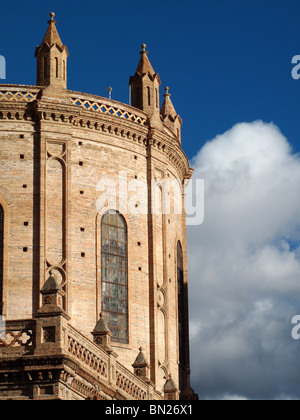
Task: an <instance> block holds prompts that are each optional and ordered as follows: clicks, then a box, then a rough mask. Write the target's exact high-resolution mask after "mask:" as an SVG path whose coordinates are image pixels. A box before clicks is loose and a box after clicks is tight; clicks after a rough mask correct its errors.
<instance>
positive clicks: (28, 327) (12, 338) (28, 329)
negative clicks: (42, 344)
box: [0, 319, 35, 354]
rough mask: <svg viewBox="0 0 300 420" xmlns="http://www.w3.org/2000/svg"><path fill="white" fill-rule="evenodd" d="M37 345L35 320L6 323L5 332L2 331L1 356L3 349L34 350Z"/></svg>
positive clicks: (0, 337)
mask: <svg viewBox="0 0 300 420" xmlns="http://www.w3.org/2000/svg"><path fill="white" fill-rule="evenodd" d="M34 345H35V320H33V319H29V320H20V321H19V320H16V321H7V322H6V323H5V331H3V332H1V331H0V354H1V350H2V349H8V348H10V349H11V348H20V347H24V348H29V347H31V348H33V347H34Z"/></svg>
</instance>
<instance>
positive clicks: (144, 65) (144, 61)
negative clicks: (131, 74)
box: [136, 44, 156, 78]
mask: <svg viewBox="0 0 300 420" xmlns="http://www.w3.org/2000/svg"><path fill="white" fill-rule="evenodd" d="M141 47H142V51H141V52H140V55H141V59H140V62H139V65H138V67H137V69H136V73H139V74H140V75H141V76H142V75H146V74H149V75H150V76H151V77H153V78H154V77H155V75H156V73H155V71H154V70H153V67H152V65H151V63H150V61H149V58H148V54H149V53H148V51H146V47H147V45H146V44H142V45H141Z"/></svg>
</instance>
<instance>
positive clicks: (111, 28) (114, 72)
mask: <svg viewBox="0 0 300 420" xmlns="http://www.w3.org/2000/svg"><path fill="white" fill-rule="evenodd" d="M51 11H54V12H55V13H56V17H55V19H56V21H57V28H58V31H59V34H60V36H61V38H62V41H63V42H64V43H65V44H66V45H67V46H68V49H69V53H70V57H69V60H68V88H69V89H72V90H76V91H80V92H86V93H92V94H95V95H99V96H107V93H106V89H107V87H108V86H112V88H113V92H112V97H113V99H115V100H118V101H120V102H125V103H126V102H127V103H128V96H129V95H128V90H129V89H128V81H129V77H130V76H132V75H134V73H135V70H136V67H137V64H138V61H139V57H140V55H139V52H140V50H141V48H140V44H141V43H146V44H147V50H148V51H149V58H150V61H151V63H152V65H153V67H154V69H155V71H156V72H158V73H159V75H160V78H161V80H162V86H161V101H162V99H163V97H162V95H163V93H164V87H165V86H169V87H170V93H171V94H172V100H173V103H174V106H175V108H176V110H177V112H178V113H179V114H180V116H181V117H182V119H183V122H184V125H183V148H184V150H185V152H186V154H187V156H188V158H189V159H192V158H193V159H192V163H193V165H194V166H195V174H196V175H195V176H198V177H204V179H205V185H206V195H205V211H206V215H205V222H204V223H203V225H202V226H200V227H197V228H193V229H188V247H189V280H190V302H191V303H190V314H191V353H192V372H193V376H192V379H193V386H194V387H195V390H196V391H197V392H199V394H200V397H201V398H204V399H205V398H206V399H209V398H212V399H260V398H266V399H289V398H297V399H300V391H299V389H300V379H299V374H298V370H297V369H295V366H298V365H299V354H300V353H299V343H298V342H293V341H292V339H291V334H290V332H291V328H292V327H291V319H292V317H293V316H294V315H296V314H297V312H299V311H300V304H299V300H298V299H297V296H300V285H298V283H300V282H299V281H298V279H299V278H300V247H299V243H300V233H299V232H300V228H299V227H300V216H299V215H300V159H299V156H298V155H297V154H298V153H299V152H300V136H299V134H300V124H299V115H300V102H299V97H300V95H299V93H300V79H299V80H294V79H293V78H292V76H291V71H292V68H293V65H292V63H291V61H292V58H293V57H294V56H295V55H300V24H299V17H300V1H299V0H285V1H283V0H247V1H244V0H243V1H242V0H206V1H204V0H160V1H158V0H153V1H151V2H140V1H137V0H132V1H120V0H115V1H114V2H107V1H105V2H104V1H100V0H98V1H96V0H86V1H85V2H82V1H78V0H74V1H68V0H67V1H63V2H62V1H47V0H46V1H43V2H35V1H27V2H24V1H19V0H16V1H14V2H13V3H12V2H11V3H8V2H7V3H6V4H5V6H2V10H1V26H0V39H1V42H0V55H2V56H4V57H5V58H6V62H7V80H6V81H5V83H17V84H19V83H20V84H21V83H22V84H31V85H34V84H35V83H36V80H35V73H36V61H35V57H34V51H35V47H36V46H37V45H39V44H40V43H41V41H42V39H43V36H44V33H45V31H46V28H47V21H48V19H49V12H51ZM2 82H3V81H2ZM257 120H260V121H262V122H261V123H254V122H255V121H257ZM271 123H273V124H271ZM232 127H234V128H232ZM224 133H225V134H224ZM218 135H219V137H217V136H218ZM208 140H212V141H211V143H209V144H208V145H206V146H204V145H205V144H206V142H207V141H208ZM223 156H224V159H223ZM291 244H292V246H290V245H291ZM214 332H216V333H215V334H214Z"/></svg>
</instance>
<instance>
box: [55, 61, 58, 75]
mask: <svg viewBox="0 0 300 420" xmlns="http://www.w3.org/2000/svg"><path fill="white" fill-rule="evenodd" d="M55 72H56V78H58V58H57V57H55Z"/></svg>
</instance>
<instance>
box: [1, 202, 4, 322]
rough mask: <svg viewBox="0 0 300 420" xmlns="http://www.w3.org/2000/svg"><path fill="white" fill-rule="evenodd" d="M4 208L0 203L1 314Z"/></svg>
mask: <svg viewBox="0 0 300 420" xmlns="http://www.w3.org/2000/svg"><path fill="white" fill-rule="evenodd" d="M3 242H4V210H3V207H2V206H1V204H0V315H2V314H3V254H4V253H3V246H4V243H3Z"/></svg>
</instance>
